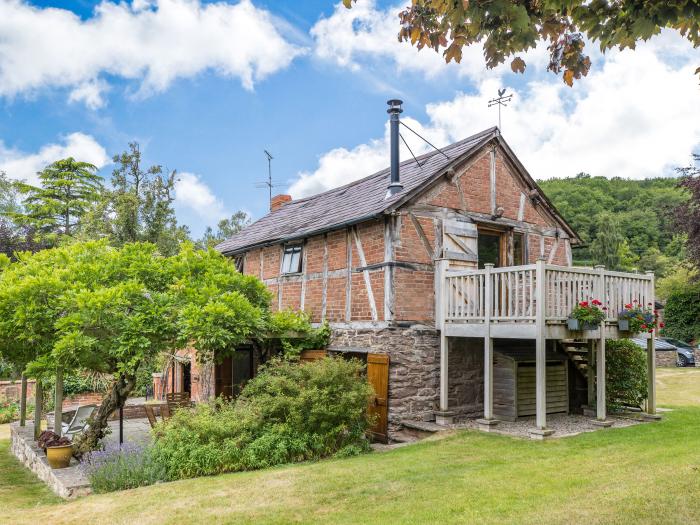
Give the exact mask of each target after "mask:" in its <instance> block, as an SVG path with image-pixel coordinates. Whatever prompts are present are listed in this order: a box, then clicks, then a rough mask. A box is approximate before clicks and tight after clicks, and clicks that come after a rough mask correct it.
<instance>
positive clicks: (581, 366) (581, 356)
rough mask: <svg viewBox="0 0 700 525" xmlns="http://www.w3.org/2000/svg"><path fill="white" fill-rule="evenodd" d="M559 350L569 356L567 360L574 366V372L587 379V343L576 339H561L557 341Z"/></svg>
mask: <svg viewBox="0 0 700 525" xmlns="http://www.w3.org/2000/svg"><path fill="white" fill-rule="evenodd" d="M559 345H560V347H561V349H562V350H563V351H564V353H566V355H567V356H569V360H570V361H571V362H572V363H573V364H574V366H575V367H576V370H578V371H579V372H580V373H581V375H582V376H583V377H584V378H586V379H588V368H589V364H590V363H589V362H588V343H587V342H586V341H580V340H576V339H563V340H561V341H559Z"/></svg>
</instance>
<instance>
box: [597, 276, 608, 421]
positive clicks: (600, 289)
mask: <svg viewBox="0 0 700 525" xmlns="http://www.w3.org/2000/svg"><path fill="white" fill-rule="evenodd" d="M595 269H596V270H598V280H597V284H598V285H597V287H596V288H597V289H596V290H595V293H596V295H597V296H598V297H597V298H598V300H600V301H602V302H603V304H607V297H606V286H605V266H602V265H598V266H596V267H595ZM598 330H599V331H600V335H599V337H598V344H597V348H596V350H597V351H596V360H595V361H596V373H595V379H596V387H597V388H596V422H597V423H598V424H599V425H602V426H609V422H607V421H606V419H607V409H606V406H605V405H606V399H605V320H603V322H602V323H600V328H598Z"/></svg>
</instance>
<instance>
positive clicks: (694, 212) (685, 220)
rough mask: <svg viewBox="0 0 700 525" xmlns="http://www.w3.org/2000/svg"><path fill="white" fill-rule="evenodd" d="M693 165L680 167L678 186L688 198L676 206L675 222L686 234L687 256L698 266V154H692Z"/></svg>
mask: <svg viewBox="0 0 700 525" xmlns="http://www.w3.org/2000/svg"><path fill="white" fill-rule="evenodd" d="M693 160H694V161H695V164H694V165H691V166H688V167H686V168H680V169H679V170H678V171H679V172H680V173H681V175H683V178H682V179H681V181H680V183H679V186H680V187H681V188H684V189H685V190H687V191H688V192H689V193H690V199H689V200H688V201H686V202H684V203H682V204H680V205H679V206H678V207H677V208H676V213H675V223H676V225H677V226H678V227H679V228H680V229H681V230H682V231H684V232H685V233H686V234H687V235H688V241H687V250H688V257H689V258H690V260H691V261H692V262H693V264H695V266H696V267H698V268H700V155H699V154H695V155H693Z"/></svg>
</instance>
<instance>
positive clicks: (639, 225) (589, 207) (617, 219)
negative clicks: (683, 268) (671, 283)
mask: <svg viewBox="0 0 700 525" xmlns="http://www.w3.org/2000/svg"><path fill="white" fill-rule="evenodd" d="M678 180H679V179H678V178H674V177H667V178H655V179H644V180H629V179H620V178H612V179H606V178H605V177H591V176H590V175H587V174H579V175H577V176H576V177H568V178H561V179H550V180H545V181H540V182H539V184H540V186H541V187H542V189H543V190H544V192H545V193H546V195H547V196H548V197H549V198H550V199H551V200H552V202H553V203H554V205H555V206H556V207H557V208H558V209H559V211H560V212H561V213H562V215H563V216H564V218H565V219H566V220H567V221H568V222H569V223H570V224H571V226H573V228H574V229H575V230H576V231H577V232H578V233H579V235H580V236H581V238H582V239H583V241H584V243H585V245H584V246H583V247H581V248H578V249H575V250H574V252H573V256H574V263H575V264H605V265H606V266H607V267H609V268H617V269H632V268H637V269H639V270H654V271H655V272H656V273H657V275H663V274H665V273H666V272H667V271H668V269H669V267H670V266H671V265H673V264H674V263H676V262H678V261H679V259H681V258H683V257H684V248H683V238H682V237H681V236H680V235H679V234H677V233H676V231H675V230H674V227H673V222H672V213H673V210H674V208H675V207H676V206H678V204H679V203H681V202H683V201H685V200H686V199H687V198H688V196H687V194H686V193H685V192H684V191H683V190H682V189H680V188H678Z"/></svg>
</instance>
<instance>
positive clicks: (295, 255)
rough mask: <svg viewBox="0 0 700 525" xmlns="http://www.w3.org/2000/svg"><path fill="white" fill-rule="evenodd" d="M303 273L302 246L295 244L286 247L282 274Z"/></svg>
mask: <svg viewBox="0 0 700 525" xmlns="http://www.w3.org/2000/svg"><path fill="white" fill-rule="evenodd" d="M300 272H301V244H293V245H290V246H285V247H284V255H283V256H282V273H283V274H285V273H300Z"/></svg>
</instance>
